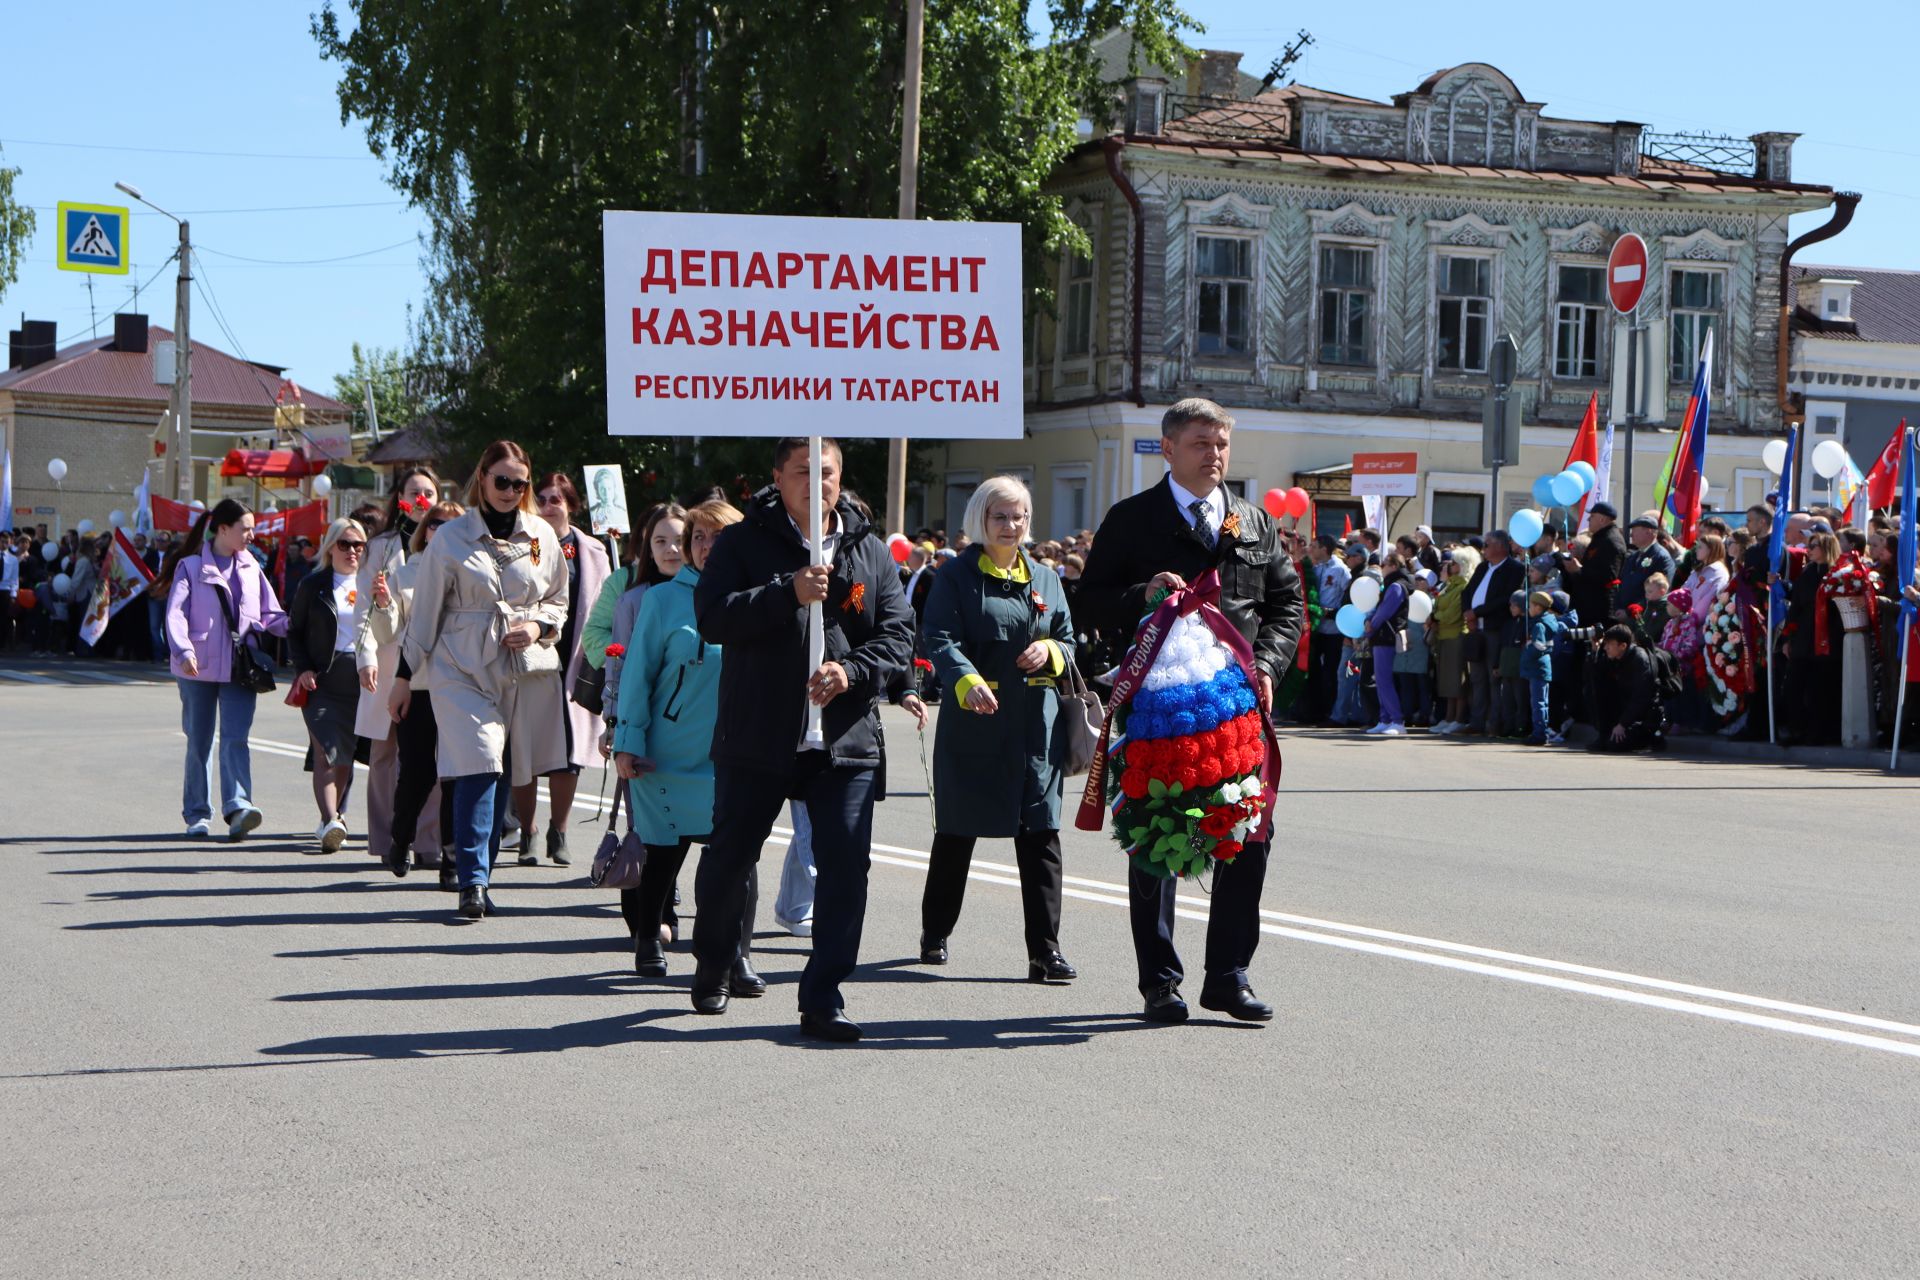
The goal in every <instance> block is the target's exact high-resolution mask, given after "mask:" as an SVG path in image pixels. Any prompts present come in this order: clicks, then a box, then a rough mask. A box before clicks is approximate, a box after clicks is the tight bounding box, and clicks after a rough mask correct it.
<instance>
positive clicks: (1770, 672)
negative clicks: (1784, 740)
mask: <svg viewBox="0 0 1920 1280" xmlns="http://www.w3.org/2000/svg"><path fill="white" fill-rule="evenodd" d="M1774 518H1775V519H1776V520H1778V519H1781V518H1782V517H1780V516H1778V515H1776V516H1775V517H1774ZM1747 660H1748V661H1749V662H1752V661H1753V658H1752V655H1751V654H1749V655H1748V658H1747ZM1779 663H1780V656H1779V655H1778V654H1777V653H1775V652H1774V651H1773V584H1772V583H1771V582H1769V583H1768V584H1767V743H1768V745H1769V746H1778V745H1779V743H1780V733H1779V725H1778V723H1777V721H1776V720H1775V718H1774V709H1773V691H1774V690H1775V689H1777V688H1779V686H1780V666H1779ZM1757 665H1758V664H1756V666H1757Z"/></svg>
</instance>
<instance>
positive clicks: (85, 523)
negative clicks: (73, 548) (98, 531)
mask: <svg viewBox="0 0 1920 1280" xmlns="http://www.w3.org/2000/svg"><path fill="white" fill-rule="evenodd" d="M73 531H74V532H75V533H77V534H79V535H80V536H81V537H83V538H84V537H86V536H87V535H88V534H90V533H92V532H93V521H91V520H82V521H81V522H80V523H79V524H77V525H75V526H73Z"/></svg>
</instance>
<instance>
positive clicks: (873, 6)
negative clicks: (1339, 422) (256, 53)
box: [313, 0, 1192, 502]
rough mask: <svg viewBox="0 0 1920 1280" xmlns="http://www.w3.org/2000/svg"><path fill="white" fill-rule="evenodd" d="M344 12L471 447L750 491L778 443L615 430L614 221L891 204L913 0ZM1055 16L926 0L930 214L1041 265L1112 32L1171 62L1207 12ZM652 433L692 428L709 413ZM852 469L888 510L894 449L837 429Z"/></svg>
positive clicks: (1161, 0) (360, 109) (1106, 10)
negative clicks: (608, 361) (417, 242)
mask: <svg viewBox="0 0 1920 1280" xmlns="http://www.w3.org/2000/svg"><path fill="white" fill-rule="evenodd" d="M346 3H347V6H348V8H349V9H350V10H351V18H350V19H348V20H343V15H342V14H340V13H339V12H337V11H336V9H335V6H334V4H333V3H332V0H329V3H328V4H327V5H326V7H325V8H323V9H322V11H321V12H320V13H319V14H318V15H317V16H316V17H315V18H314V20H313V35H314V38H315V39H316V41H317V42H318V43H319V46H320V51H321V56H322V57H324V58H327V59H330V60H332V61H335V62H337V63H338V64H339V65H340V68H341V78H340V85H339V99H340V107H341V116H342V118H343V119H353V118H356V117H357V118H358V119H360V120H361V121H363V122H364V123H365V126H366V130H367V138H368V142H369V144H370V146H371V147H372V149H373V151H374V153H375V154H376V155H378V156H380V157H382V158H383V159H385V160H386V161H387V162H388V164H389V166H390V179H391V181H392V182H393V184H394V185H395V186H396V187H397V188H399V189H400V190H401V191H403V192H405V193H406V195H407V196H408V198H409V199H410V200H411V201H412V203H413V204H414V205H415V206H417V207H418V208H420V209H422V210H423V211H425V212H426V213H427V214H428V215H429V216H430V218H431V220H432V225H433V233H432V238H431V243H430V246H429V254H428V259H429V261H428V265H429V273H430V276H431V279H432V286H431V291H430V296H429V298H428V299H427V301H426V310H425V314H424V316H423V323H422V324H421V325H420V327H419V329H418V330H417V332H416V334H415V344H416V348H417V349H416V352H415V353H414V355H413V360H414V362H415V363H417V364H426V365H429V366H431V367H433V368H434V369H435V370H436V372H437V375H438V376H437V382H438V386H437V388H436V391H437V392H438V394H437V395H436V396H435V397H434V398H435V401H436V404H437V405H442V406H444V407H443V410H442V411H443V413H444V416H445V417H446V418H447V419H448V421H449V423H450V424H451V426H452V428H453V430H454V432H455V434H456V437H457V440H458V442H459V443H460V444H461V445H463V446H464V447H465V448H468V449H472V448H473V447H475V445H476V444H477V443H478V442H482V441H484V440H487V439H491V438H494V437H497V436H502V435H510V436H512V437H513V438H515V439H518V440H520V441H521V442H522V443H523V444H525V445H526V446H527V447H528V448H529V450H530V451H531V452H532V453H533V456H534V458H535V460H536V463H537V464H538V465H539V466H541V467H543V468H544V467H546V466H548V465H549V464H551V465H553V466H556V467H568V468H571V467H577V466H578V465H579V464H581V463H584V462H589V461H593V462H606V461H616V462H620V463H622V464H623V465H625V466H626V467H627V468H628V471H629V474H630V475H635V476H640V477H645V476H647V475H652V476H653V477H654V481H653V487H652V495H663V494H669V493H671V494H684V493H688V492H690V491H692V490H694V489H696V488H699V487H702V486H704V485H706V484H709V483H719V484H720V485H721V486H722V487H723V488H727V489H730V490H737V489H738V488H739V487H740V486H741V485H742V484H746V485H757V484H758V483H760V481H761V479H762V478H763V477H764V476H765V475H766V473H767V470H768V461H767V458H766V456H765V455H766V445H765V444H764V442H758V441H720V440H705V441H692V440H689V439H685V438H682V439H678V440H669V439H664V438H659V439H639V440H629V439H622V440H612V439H609V438H608V437H607V436H606V434H605V404H606V391H605V382H604V378H605V358H604V357H605V353H604V334H603V330H602V315H601V310H602V304H601V298H602V286H601V272H600V213H601V211H602V210H603V209H704V210H712V211H717V212H731V213H770V214H772V213H777V214H814V215H827V216H841V217H868V218H890V217H893V216H894V215H895V213H896V212H897V200H898V187H899V155H900V114H901V85H902V83H903V79H904V62H905V44H906V41H905V34H906V22H905V4H904V0H835V3H833V4H819V3H817V0H751V3H741V2H739V0H712V2H709V3H707V4H703V5H699V6H693V5H687V4H684V3H678V4H676V3H672V2H670V0H625V2H609V3H602V4H592V5H579V4H566V3H559V2H558V0H494V2H493V3H489V4H485V5H479V4H432V3H427V0H346ZM1047 16H1048V19H1049V28H1050V31H1049V40H1048V42H1047V43H1046V44H1045V45H1036V44H1035V40H1034V33H1033V32H1032V30H1031V29H1030V28H1029V26H1028V22H1027V5H1026V4H1025V3H1024V2H1023V0H938V2H937V3H933V4H930V5H929V6H928V14H927V26H926V42H925V56H924V68H925V81H924V89H923V94H922V116H921V153H920V173H919V202H918V214H919V216H920V217H922V218H937V219H958V220H969V219H971V220H989V219H990V220H1001V221H1017V222H1019V223H1020V224H1021V225H1022V226H1023V227H1024V228H1025V245H1026V250H1027V255H1028V272H1027V276H1028V279H1029V280H1036V281H1037V280H1039V279H1040V278H1041V276H1040V273H1039V271H1038V270H1037V269H1036V268H1037V264H1038V262H1039V261H1040V255H1041V254H1042V253H1043V251H1046V250H1048V249H1049V248H1057V247H1058V246H1059V245H1060V244H1062V243H1064V242H1067V241H1070V240H1073V239H1075V238H1077V236H1078V234H1079V233H1077V232H1076V231H1074V230H1073V228H1072V227H1071V224H1069V223H1068V222H1067V221H1066V219H1065V216H1064V214H1063V212H1062V208H1061V202H1060V201H1059V199H1058V198H1057V197H1054V196H1050V195H1047V194H1046V193H1044V192H1043V191H1042V185H1043V183H1044V182H1045V180H1046V178H1047V176H1048V175H1049V174H1050V173H1051V172H1052V171H1053V169H1054V168H1055V167H1056V166H1057V165H1058V164H1059V162H1060V161H1061V160H1062V159H1063V158H1064V157H1065V156H1066V154H1067V153H1068V152H1069V151H1070V150H1071V149H1072V148H1073V147H1074V146H1075V145H1076V143H1077V142H1078V136H1077V134H1076V131H1075V125H1076V122H1077V121H1078V119H1079V117H1080V116H1081V114H1082V113H1087V114H1091V115H1093V116H1095V117H1098V118H1105V117H1106V116H1107V115H1108V114H1109V113H1110V111H1111V109H1112V107H1111V103H1110V101H1109V96H1110V92H1111V91H1110V89H1109V88H1107V87H1106V86H1103V85H1102V84H1101V83H1100V76H1099V68H1098V65H1097V62H1096V60H1095V58H1094V56H1093V52H1092V46H1093V43H1094V41H1095V40H1096V39H1097V38H1098V37H1099V36H1101V35H1103V34H1104V33H1106V32H1107V31H1110V30H1113V29H1115V28H1125V29H1127V30H1130V31H1131V32H1132V33H1133V34H1134V37H1135V42H1136V44H1135V52H1134V58H1135V60H1136V61H1137V62H1139V63H1141V64H1148V63H1151V64H1158V65H1168V64H1171V65H1178V64H1179V61H1180V59H1181V58H1182V57H1183V55H1184V50H1183V48H1182V46H1181V45H1180V44H1179V42H1178V40H1177V37H1176V34H1175V33H1176V32H1177V31H1178V30H1179V29H1180V28H1182V27H1190V26H1192V23H1191V21H1190V20H1189V19H1188V18H1187V16H1186V15H1185V13H1184V12H1182V10H1181V9H1180V8H1179V7H1178V5H1177V3H1175V0H1050V3H1049V5H1048V8H1047ZM703 48H704V49H705V50H706V52H705V54H704V63H703V54H702V50H703ZM669 412H670V411H669ZM662 429H663V430H664V431H669V432H673V433H675V434H677V435H680V436H682V437H694V436H698V435H699V433H700V421H699V415H698V413H697V412H693V411H688V412H687V413H686V414H685V420H684V421H680V422H672V423H663V425H662ZM846 464H847V480H848V483H849V484H850V485H851V486H852V487H853V488H856V489H858V490H860V491H862V492H863V493H865V494H866V495H867V496H868V497H869V498H870V499H871V500H874V501H876V502H877V501H878V499H879V498H880V497H881V495H882V491H883V483H884V446H867V447H863V446H861V445H860V444H858V443H850V444H849V445H848V447H847V449H846ZM652 495H649V494H636V495H635V496H636V497H641V498H644V497H646V496H652Z"/></svg>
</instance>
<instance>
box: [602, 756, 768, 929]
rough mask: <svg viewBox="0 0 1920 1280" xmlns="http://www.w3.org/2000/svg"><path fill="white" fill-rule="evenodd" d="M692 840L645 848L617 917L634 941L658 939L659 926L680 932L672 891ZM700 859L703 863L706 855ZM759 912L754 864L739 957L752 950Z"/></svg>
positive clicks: (756, 874)
mask: <svg viewBox="0 0 1920 1280" xmlns="http://www.w3.org/2000/svg"><path fill="white" fill-rule="evenodd" d="M621 785H623V786H624V785H625V784H624V783H623V784H621ZM694 839H695V837H693V836H687V837H685V838H683V839H682V840H681V841H680V843H678V844H650V845H648V846H647V861H646V864H645V865H644V866H642V867H641V868H640V883H639V885H638V886H637V887H635V888H632V889H622V890H621V891H620V915H621V917H622V918H623V919H625V920H626V922H627V932H628V933H630V934H632V935H633V937H634V938H635V939H636V940H637V939H640V938H656V937H659V936H660V926H661V925H662V924H671V925H673V926H674V927H675V928H676V929H677V928H679V926H680V917H679V916H677V915H675V914H674V911H673V905H672V903H673V887H674V884H675V883H676V882H677V881H678V880H679V879H680V868H681V867H682V866H684V865H686V861H687V850H688V849H689V848H690V847H691V846H692V844H693V841H694ZM701 856H702V859H703V860H704V858H705V856H706V855H705V854H702V855H701ZM759 910H760V868H759V866H758V865H757V864H756V865H755V866H754V867H753V868H752V869H751V870H750V871H749V872H748V873H747V902H746V915H745V916H744V918H742V920H741V921H740V954H741V955H743V956H744V955H746V954H747V953H748V952H749V951H751V950H752V949H753V921H754V917H755V916H756V915H757V914H758V913H759Z"/></svg>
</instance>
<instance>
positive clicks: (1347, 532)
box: [1340, 512, 1353, 539]
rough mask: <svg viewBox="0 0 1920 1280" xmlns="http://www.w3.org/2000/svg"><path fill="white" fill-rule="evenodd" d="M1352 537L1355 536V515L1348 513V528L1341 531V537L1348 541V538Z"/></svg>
mask: <svg viewBox="0 0 1920 1280" xmlns="http://www.w3.org/2000/svg"><path fill="white" fill-rule="evenodd" d="M1352 536H1353V513H1352V512H1348V513H1347V525H1346V528H1344V529H1342V530H1341V531H1340V537H1341V538H1342V539H1346V538H1351V537H1352Z"/></svg>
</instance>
